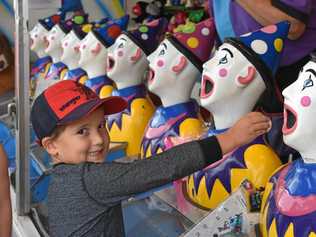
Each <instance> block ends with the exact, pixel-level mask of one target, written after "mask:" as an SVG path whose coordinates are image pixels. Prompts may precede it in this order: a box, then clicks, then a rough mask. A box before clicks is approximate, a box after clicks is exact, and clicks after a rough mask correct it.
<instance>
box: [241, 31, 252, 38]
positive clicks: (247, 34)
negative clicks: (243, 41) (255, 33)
mask: <svg viewBox="0 0 316 237" xmlns="http://www.w3.org/2000/svg"><path fill="white" fill-rule="evenodd" d="M251 34H252V33H251V32H249V33H246V34H243V35H241V37H247V36H249V35H251Z"/></svg>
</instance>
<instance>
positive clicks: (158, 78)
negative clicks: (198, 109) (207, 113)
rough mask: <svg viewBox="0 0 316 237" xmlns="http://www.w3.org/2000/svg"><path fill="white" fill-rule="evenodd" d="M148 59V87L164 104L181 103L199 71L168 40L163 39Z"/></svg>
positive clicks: (188, 95) (186, 97) (189, 92)
mask: <svg viewBox="0 0 316 237" xmlns="http://www.w3.org/2000/svg"><path fill="white" fill-rule="evenodd" d="M148 61H149V62H150V63H149V68H150V69H149V75H148V89H149V90H150V91H151V92H153V93H155V94H156V95H158V96H159V97H161V99H162V102H163V105H164V106H168V105H170V104H173V103H183V102H185V101H187V100H188V99H189V98H190V95H191V90H192V88H193V84H194V82H196V81H197V80H198V78H199V76H200V75H201V74H200V71H199V69H198V68H197V67H196V66H195V65H194V64H193V63H192V62H191V61H190V60H189V59H188V58H187V57H186V56H185V55H184V54H182V53H181V52H180V51H179V50H178V49H177V48H176V47H175V46H174V45H173V44H172V43H171V41H170V40H168V39H165V40H164V41H163V42H162V43H161V44H160V46H159V47H158V48H157V50H156V51H155V52H154V53H152V54H151V55H150V56H149V57H148ZM169 97H171V98H170V99H166V100H164V98H169Z"/></svg>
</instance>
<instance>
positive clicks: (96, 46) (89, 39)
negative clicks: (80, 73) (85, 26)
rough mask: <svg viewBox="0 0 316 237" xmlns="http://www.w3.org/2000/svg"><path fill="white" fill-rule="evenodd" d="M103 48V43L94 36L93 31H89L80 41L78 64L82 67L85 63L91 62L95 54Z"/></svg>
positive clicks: (94, 58)
mask: <svg viewBox="0 0 316 237" xmlns="http://www.w3.org/2000/svg"><path fill="white" fill-rule="evenodd" d="M102 50H105V47H104V45H103V44H102V43H101V42H100V41H99V40H98V39H97V38H96V36H95V35H94V33H93V32H92V31H90V32H89V33H88V34H87V36H86V37H85V38H84V39H83V40H82V41H81V42H80V47H79V51H80V59H79V66H80V67H83V68H84V66H85V65H87V64H91V63H92V64H93V63H94V60H96V56H97V55H98V54H99V53H100V52H101V51H102Z"/></svg>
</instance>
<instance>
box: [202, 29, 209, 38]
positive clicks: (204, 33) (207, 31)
mask: <svg viewBox="0 0 316 237" xmlns="http://www.w3.org/2000/svg"><path fill="white" fill-rule="evenodd" d="M201 32H202V35H204V36H208V35H209V34H210V30H209V29H208V28H203V29H202V31H201Z"/></svg>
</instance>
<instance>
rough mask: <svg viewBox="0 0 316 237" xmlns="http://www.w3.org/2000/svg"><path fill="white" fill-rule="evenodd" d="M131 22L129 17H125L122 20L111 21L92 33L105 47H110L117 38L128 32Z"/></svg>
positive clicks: (96, 28)
mask: <svg viewBox="0 0 316 237" xmlns="http://www.w3.org/2000/svg"><path fill="white" fill-rule="evenodd" d="M128 21H129V16H128V15H125V16H123V17H121V18H118V19H114V20H109V21H107V22H106V23H105V24H104V25H101V26H100V27H95V28H94V29H93V30H92V32H93V33H94V35H95V36H96V37H97V38H98V39H99V40H100V42H101V43H102V44H103V45H104V46H105V47H107V48H108V47H110V46H111V45H112V44H113V43H114V42H115V40H116V38H117V37H118V36H119V35H120V34H121V33H122V31H123V30H126V28H127V25H128Z"/></svg>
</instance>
